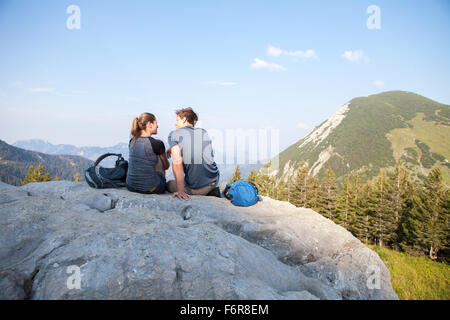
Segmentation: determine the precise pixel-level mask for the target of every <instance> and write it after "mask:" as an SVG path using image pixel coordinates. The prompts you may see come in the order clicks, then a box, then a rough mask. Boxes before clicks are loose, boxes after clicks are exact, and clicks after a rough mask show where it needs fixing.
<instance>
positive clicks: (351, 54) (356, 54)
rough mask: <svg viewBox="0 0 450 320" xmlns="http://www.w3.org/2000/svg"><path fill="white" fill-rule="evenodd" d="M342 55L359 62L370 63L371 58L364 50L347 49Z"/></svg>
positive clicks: (351, 60)
mask: <svg viewBox="0 0 450 320" xmlns="http://www.w3.org/2000/svg"><path fill="white" fill-rule="evenodd" d="M342 57H343V58H345V59H347V60H348V61H350V62H359V61H362V62H364V63H369V61H370V59H369V57H368V56H367V55H366V54H365V53H364V51H362V50H355V51H351V50H349V51H345V52H344V53H343V54H342Z"/></svg>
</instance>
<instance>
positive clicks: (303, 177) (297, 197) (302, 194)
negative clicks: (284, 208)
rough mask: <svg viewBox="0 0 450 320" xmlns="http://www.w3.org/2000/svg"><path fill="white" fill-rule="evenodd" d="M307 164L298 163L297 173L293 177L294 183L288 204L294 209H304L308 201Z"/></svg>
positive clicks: (303, 162)
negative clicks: (293, 206) (294, 207)
mask: <svg viewBox="0 0 450 320" xmlns="http://www.w3.org/2000/svg"><path fill="white" fill-rule="evenodd" d="M308 171H309V168H308V164H307V163H306V162H305V161H302V162H300V164H299V166H298V169H297V172H296V174H295V175H294V176H295V177H294V182H293V186H292V188H291V190H290V191H291V194H290V195H289V198H290V200H291V201H290V202H291V203H292V204H293V205H295V206H296V207H306V206H307V199H308V191H307V189H308V182H309V181H308Z"/></svg>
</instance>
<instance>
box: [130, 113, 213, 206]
mask: <svg viewBox="0 0 450 320" xmlns="http://www.w3.org/2000/svg"><path fill="white" fill-rule="evenodd" d="M175 113H176V115H177V120H176V123H175V126H176V130H175V131H172V132H171V133H170V134H169V137H168V143H169V149H168V150H167V151H166V148H165V146H164V143H163V142H162V141H161V140H158V139H155V138H153V137H152V135H154V134H157V133H158V122H157V121H156V118H155V116H154V115H153V114H151V113H142V114H141V115H140V116H139V117H136V118H134V119H133V124H132V128H131V136H132V138H131V140H130V142H129V145H128V148H129V160H128V173H127V179H126V186H127V189H128V190H129V191H132V192H138V193H144V194H154V193H159V194H161V193H164V192H165V191H166V190H167V191H169V192H170V193H173V197H178V198H179V199H183V200H188V199H189V195H208V194H214V193H219V191H218V190H217V189H218V188H217V185H218V183H219V169H218V168H217V165H216V163H215V162H214V154H213V149H212V145H211V139H210V138H209V135H208V133H207V132H206V130H204V129H202V128H195V124H196V122H197V120H198V117H197V114H196V113H195V112H194V111H193V110H192V109H191V108H185V109H180V110H177V111H176V112H175ZM169 158H172V169H173V174H174V177H175V180H171V181H168V182H167V183H166V170H167V169H169V166H170V165H169V160H168V159H169Z"/></svg>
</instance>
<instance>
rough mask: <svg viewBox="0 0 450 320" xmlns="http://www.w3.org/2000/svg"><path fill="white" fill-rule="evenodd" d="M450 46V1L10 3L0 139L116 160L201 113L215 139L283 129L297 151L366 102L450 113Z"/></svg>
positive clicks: (3, 28) (5, 9)
mask: <svg viewBox="0 0 450 320" xmlns="http://www.w3.org/2000/svg"><path fill="white" fill-rule="evenodd" d="M69 5H78V6H79V8H80V10H81V25H80V27H81V28H80V29H79V30H69V29H68V28H67V27H66V20H67V19H68V18H69V16H70V14H67V13H66V9H67V7H68V6H69ZM370 5H377V6H378V7H379V8H380V12H381V29H378V30H370V29H368V28H367V26H366V21H367V19H368V18H369V16H370V14H367V13H366V9H367V7H368V6H370ZM449 39H450V2H449V1H437V0H434V1H433V0H431V1H400V0H398V1H378V0H373V1H363V0H358V1H350V0H347V1H242V0H241V1H187V0H185V1H112V0H110V1H100V0H95V1H93V0H89V1H75V0H73V1H54V0H49V1H42V0H39V1H24V0H13V1H12V0H11V1H9V0H1V1H0V46H1V48H2V49H1V50H0V128H1V129H0V130H1V131H0V132H1V137H0V138H1V139H3V140H5V141H6V142H8V143H13V142H15V141H17V140H27V139H43V140H47V141H49V142H51V143H53V144H60V143H65V144H74V145H77V146H112V145H114V144H116V143H119V142H127V141H128V137H129V131H130V128H131V120H132V119H133V117H135V116H138V115H139V114H140V113H142V112H152V113H154V114H155V115H156V116H157V118H158V120H159V125H160V135H159V136H160V137H161V138H162V139H166V138H167V134H168V133H169V131H171V130H172V129H173V128H174V122H175V115H174V110H175V109H177V108H178V107H181V106H183V107H184V106H191V107H193V108H194V110H196V111H197V112H198V114H199V116H200V120H201V126H203V127H204V128H206V129H209V128H214V129H218V130H226V129H230V128H231V129H233V128H235V129H239V128H242V129H248V128H252V129H258V128H265V127H272V128H275V129H277V130H279V133H280V149H284V148H286V147H288V146H289V145H291V144H292V143H294V142H296V141H297V140H299V139H300V138H302V137H303V136H305V135H306V134H307V133H308V132H309V131H310V130H311V129H312V128H313V127H314V126H316V125H318V124H320V123H321V122H322V121H324V120H326V119H327V118H328V117H330V116H331V115H332V114H333V113H334V112H335V111H337V110H338V109H339V107H341V106H342V105H343V104H345V103H346V102H348V101H349V100H351V99H352V98H354V97H359V96H367V95H370V94H374V93H378V92H382V91H389V90H406V91H413V92H416V93H419V94H422V95H424V96H426V97H428V98H431V99H434V100H437V101H438V102H441V103H446V104H450V90H449V89H450V75H449V71H450V50H449V49H450V41H449ZM269 46H272V49H271V50H269ZM345 52H347V54H346V55H345ZM255 59H258V60H255Z"/></svg>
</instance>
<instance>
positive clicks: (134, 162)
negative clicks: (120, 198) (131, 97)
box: [126, 112, 169, 194]
mask: <svg viewBox="0 0 450 320" xmlns="http://www.w3.org/2000/svg"><path fill="white" fill-rule="evenodd" d="M157 133H158V122H157V121H156V118H155V116H154V115H153V114H151V113H147V112H145V113H142V114H141V115H140V116H139V117H136V118H134V119H133V124H132V127H131V136H132V138H131V140H130V142H129V144H128V148H129V151H130V152H129V160H128V172H127V179H126V186H127V189H128V190H129V191H132V192H138V193H145V194H152V193H164V192H165V191H166V170H167V169H168V168H169V161H168V160H167V156H166V148H165V146H164V143H163V142H162V141H161V140H157V139H155V138H153V137H152V135H154V134H157Z"/></svg>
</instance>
